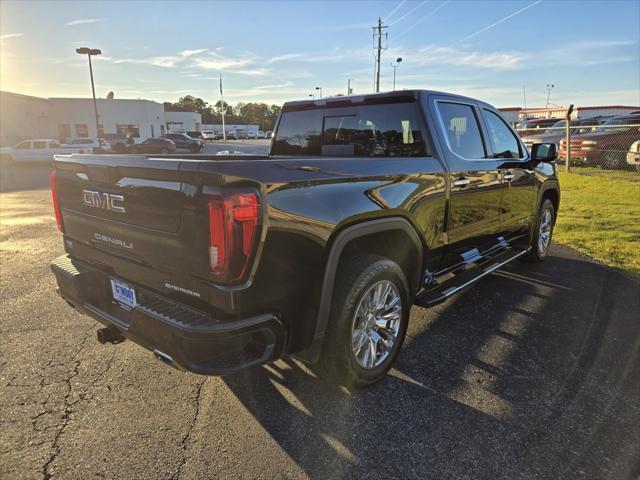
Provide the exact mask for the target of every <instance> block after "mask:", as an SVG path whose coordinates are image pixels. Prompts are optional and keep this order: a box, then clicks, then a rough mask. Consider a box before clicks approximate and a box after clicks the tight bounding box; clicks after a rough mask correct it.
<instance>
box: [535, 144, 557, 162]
mask: <svg viewBox="0 0 640 480" xmlns="http://www.w3.org/2000/svg"><path fill="white" fill-rule="evenodd" d="M557 158H558V152H556V144H555V143H534V144H533V145H532V146H531V159H532V160H533V161H535V162H547V163H549V162H553V161H554V160H556V159H557Z"/></svg>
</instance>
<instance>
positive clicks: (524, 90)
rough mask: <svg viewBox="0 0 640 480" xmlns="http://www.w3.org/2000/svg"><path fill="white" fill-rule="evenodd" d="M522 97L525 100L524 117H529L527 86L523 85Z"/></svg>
mask: <svg viewBox="0 0 640 480" xmlns="http://www.w3.org/2000/svg"><path fill="white" fill-rule="evenodd" d="M522 99H523V100H524V119H525V120H526V119H527V87H526V86H525V85H523V86H522Z"/></svg>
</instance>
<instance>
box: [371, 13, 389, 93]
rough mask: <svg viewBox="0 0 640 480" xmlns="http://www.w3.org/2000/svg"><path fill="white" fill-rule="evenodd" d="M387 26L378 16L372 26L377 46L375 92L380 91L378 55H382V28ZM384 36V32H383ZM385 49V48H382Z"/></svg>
mask: <svg viewBox="0 0 640 480" xmlns="http://www.w3.org/2000/svg"><path fill="white" fill-rule="evenodd" d="M383 28H387V27H386V26H385V25H382V19H381V18H378V25H377V26H375V27H373V36H374V38H375V37H376V35H377V36H378V46H377V47H376V50H377V53H376V68H375V80H376V83H375V84H376V93H378V92H379V91H380V57H381V56H382V50H383V48H382V29H383ZM385 37H386V34H385ZM384 50H386V48H385V49H384Z"/></svg>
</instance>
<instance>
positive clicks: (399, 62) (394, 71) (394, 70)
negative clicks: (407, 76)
mask: <svg viewBox="0 0 640 480" xmlns="http://www.w3.org/2000/svg"><path fill="white" fill-rule="evenodd" d="M401 63H402V57H398V58H396V64H395V65H394V64H393V62H391V66H392V67H393V89H394V90H395V89H396V68H398V67H399V66H400V64H401Z"/></svg>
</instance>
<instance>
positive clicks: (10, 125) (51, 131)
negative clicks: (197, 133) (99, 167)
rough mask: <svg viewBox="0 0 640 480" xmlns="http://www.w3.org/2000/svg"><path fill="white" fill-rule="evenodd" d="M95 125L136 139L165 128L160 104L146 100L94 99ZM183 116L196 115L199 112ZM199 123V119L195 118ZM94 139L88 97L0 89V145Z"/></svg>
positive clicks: (117, 135) (106, 134) (107, 135)
mask: <svg viewBox="0 0 640 480" xmlns="http://www.w3.org/2000/svg"><path fill="white" fill-rule="evenodd" d="M97 106H98V117H99V127H100V129H101V130H102V133H103V134H104V138H106V139H107V140H114V139H124V138H126V137H127V135H128V134H131V135H133V137H134V138H135V139H136V141H140V140H143V139H145V138H148V137H159V136H160V135H163V134H164V133H165V131H166V124H165V122H166V119H165V111H164V106H163V105H162V104H160V103H158V102H153V101H150V100H126V99H103V98H101V99H97ZM186 116H189V117H194V116H197V118H198V119H199V118H200V115H199V114H192V113H187V114H186ZM198 122H199V120H198ZM85 137H88V138H96V137H97V132H96V119H95V113H94V110H93V99H91V98H40V97H33V96H29V95H20V94H16V93H11V92H2V91H0V144H2V145H15V144H16V143H18V142H19V141H22V140H27V139H31V138H56V139H58V140H59V141H61V142H68V141H70V140H73V139H76V138H85Z"/></svg>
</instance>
